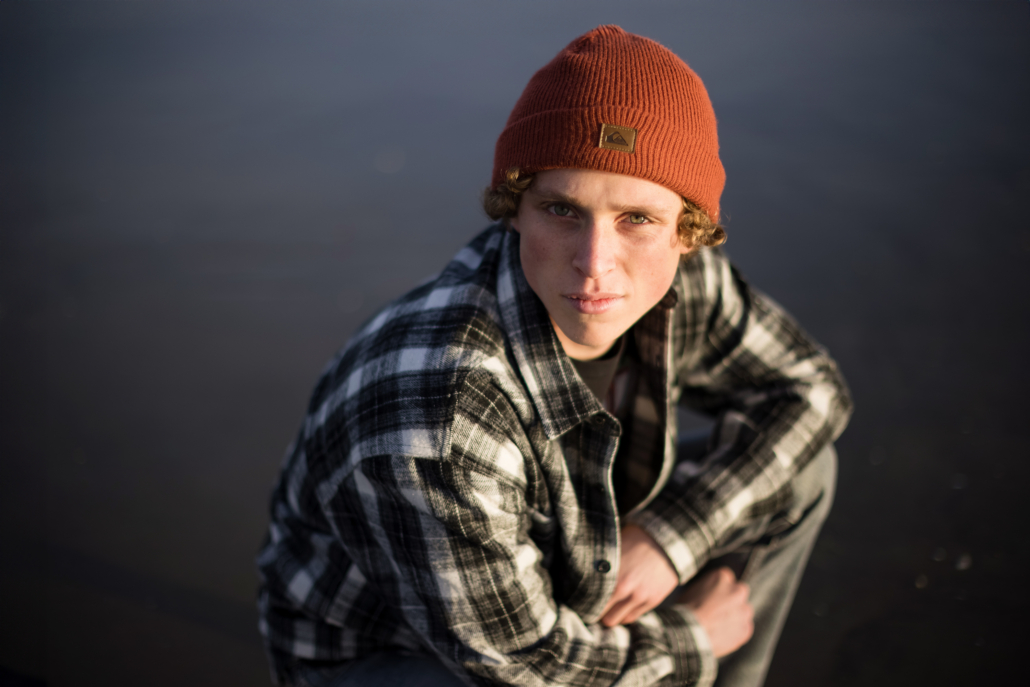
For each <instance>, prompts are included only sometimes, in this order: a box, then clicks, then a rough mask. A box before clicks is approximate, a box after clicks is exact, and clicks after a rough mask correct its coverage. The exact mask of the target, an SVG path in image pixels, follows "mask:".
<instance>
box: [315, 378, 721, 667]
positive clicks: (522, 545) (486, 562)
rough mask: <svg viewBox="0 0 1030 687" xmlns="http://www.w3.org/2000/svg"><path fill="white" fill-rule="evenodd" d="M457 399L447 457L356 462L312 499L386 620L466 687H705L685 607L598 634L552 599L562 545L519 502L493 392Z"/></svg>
mask: <svg viewBox="0 0 1030 687" xmlns="http://www.w3.org/2000/svg"><path fill="white" fill-rule="evenodd" d="M458 399H459V400H458V402H457V408H456V410H455V417H454V418H453V421H452V423H451V427H452V430H451V431H452V441H451V448H450V454H449V455H448V456H446V457H445V458H442V459H432V458H425V457H421V458H414V457H410V456H402V455H386V456H377V457H371V458H366V459H364V460H362V461H361V462H360V463H358V464H357V465H356V466H355V468H354V469H353V470H352V471H351V472H350V473H349V474H348V475H347V476H346V477H345V478H343V479H342V480H341V481H340V482H339V483H338V485H337V486H336V487H335V488H334V489H333V490H332V492H331V493H329V494H328V498H325V499H324V500H323V509H324V511H325V512H326V513H327V515H328V517H329V520H330V521H331V522H332V525H333V529H334V530H335V531H336V532H337V533H338V536H339V538H340V540H341V541H342V544H343V546H344V548H345V549H346V551H347V553H348V555H349V557H350V558H351V560H352V561H353V562H354V565H357V566H358V567H359V568H360V570H361V573H362V575H363V576H364V577H365V579H366V580H367V583H368V585H369V587H370V588H371V589H373V590H375V591H376V592H377V593H378V594H379V595H381V598H382V599H383V601H384V602H385V605H386V606H387V608H388V609H389V612H391V613H395V614H397V615H398V616H399V617H401V618H402V619H403V623H404V624H405V625H406V626H407V627H410V628H411V629H412V630H413V631H414V633H415V634H416V635H417V637H418V641H419V642H420V643H421V644H422V645H423V646H424V647H426V649H428V650H429V651H431V652H433V653H434V654H435V655H436V656H437V657H438V658H439V659H440V660H441V661H443V662H444V663H445V665H447V666H448V667H449V668H450V669H451V670H453V671H454V672H455V673H456V674H458V675H460V676H463V677H464V678H465V679H466V680H468V681H469V682H470V683H472V684H480V685H540V686H541V687H542V686H543V685H592V686H593V685H596V686H601V685H611V684H614V683H616V682H618V684H619V685H621V686H632V685H710V684H711V682H712V680H713V679H714V675H715V658H714V656H713V655H712V652H711V648H710V647H709V645H708V640H707V637H706V635H705V633H704V631H703V630H702V629H701V628H700V626H699V625H698V624H697V622H696V620H694V618H693V617H692V615H691V614H690V613H689V611H687V610H686V609H685V608H682V607H673V608H668V609H659V610H656V611H653V612H651V613H648V614H645V615H644V616H642V617H641V618H640V620H638V621H637V622H635V623H632V624H629V625H625V626H619V627H615V628H606V627H604V626H602V625H600V624H599V623H595V624H587V623H585V622H584V621H583V619H582V618H581V617H580V616H579V615H578V614H577V613H575V612H574V611H573V610H572V609H570V608H569V607H568V606H565V605H562V604H560V603H558V602H557V601H556V600H555V595H554V592H553V587H552V580H551V577H550V574H549V572H548V571H549V562H548V561H547V560H545V555H546V554H545V553H544V550H545V549H551V548H553V547H550V546H546V545H544V544H542V543H541V542H546V541H547V538H548V537H557V536H562V535H561V534H560V533H557V532H553V531H549V529H548V523H547V522H545V521H543V520H542V519H541V516H538V515H534V514H533V513H531V506H530V504H529V503H527V498H526V489H527V482H526V479H527V478H526V476H525V473H526V472H527V470H532V467H531V466H528V467H527V466H526V465H523V462H525V463H526V464H529V463H531V461H524V459H523V455H524V454H519V453H513V449H517V448H518V446H519V441H518V438H517V437H512V436H508V435H506V434H505V429H504V428H511V427H515V426H517V422H516V418H515V417H514V416H513V414H514V411H513V410H512V409H511V407H510V405H509V404H508V403H507V402H506V400H505V398H504V397H503V395H502V394H501V392H500V391H499V390H497V389H496V387H483V386H470V385H466V386H465V388H464V389H463V390H461V391H460V392H459V393H458ZM530 479H532V476H530ZM323 493H326V492H323ZM553 524H554V523H551V525H552V526H553ZM370 622H371V621H370Z"/></svg>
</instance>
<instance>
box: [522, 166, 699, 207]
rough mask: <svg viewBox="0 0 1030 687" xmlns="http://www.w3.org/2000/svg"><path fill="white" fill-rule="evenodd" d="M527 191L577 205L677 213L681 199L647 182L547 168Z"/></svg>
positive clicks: (637, 179)
mask: <svg viewBox="0 0 1030 687" xmlns="http://www.w3.org/2000/svg"><path fill="white" fill-rule="evenodd" d="M530 190H531V191H533V192H534V193H536V194H538V195H542V196H555V197H558V198H561V199H563V200H569V201H573V202H575V203H577V204H579V205H590V206H597V207H598V208H599V209H600V208H603V207H608V206H610V207H613V208H624V207H648V208H654V209H666V210H670V211H678V210H679V209H680V208H681V207H682V203H683V201H682V199H681V198H680V196H679V195H678V194H677V193H676V192H675V191H672V190H671V189H668V188H666V187H665V186H662V185H660V184H656V183H655V182H653V181H648V180H647V179H641V178H639V177H633V176H628V175H625V174H615V173H613V172H600V171H597V170H592V169H549V170H545V171H543V172H537V174H536V176H535V178H534V180H533V185H532V186H531V187H530Z"/></svg>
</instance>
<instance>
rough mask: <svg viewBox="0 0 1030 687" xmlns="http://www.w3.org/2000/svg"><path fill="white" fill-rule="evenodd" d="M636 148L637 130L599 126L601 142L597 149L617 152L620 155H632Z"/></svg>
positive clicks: (627, 127) (624, 127) (608, 125)
mask: <svg viewBox="0 0 1030 687" xmlns="http://www.w3.org/2000/svg"><path fill="white" fill-rule="evenodd" d="M636 146H637V130H636V129H634V128H632V127H629V126H619V125H618V124H604V123H602V124H601V141H600V142H599V143H598V144H597V147H598V148H607V149H608V150H618V151H619V152H621V153H632V152H633V151H634V149H636Z"/></svg>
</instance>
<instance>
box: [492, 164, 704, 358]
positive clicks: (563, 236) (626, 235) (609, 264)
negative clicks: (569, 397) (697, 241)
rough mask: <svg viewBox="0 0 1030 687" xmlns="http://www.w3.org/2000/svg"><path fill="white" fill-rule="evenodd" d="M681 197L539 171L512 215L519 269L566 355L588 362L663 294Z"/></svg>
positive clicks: (631, 182)
mask: <svg viewBox="0 0 1030 687" xmlns="http://www.w3.org/2000/svg"><path fill="white" fill-rule="evenodd" d="M682 209H683V200H682V199H681V198H680V196H679V195H677V194H676V193H675V192H674V191H671V190H669V189H667V188H665V187H664V186H660V185H659V184H656V183H654V182H651V181H646V180H644V179H639V178H637V177H630V176H625V175H622V174H612V173H610V172H596V171H592V170H584V169H552V170H547V171H544V172H539V173H538V174H537V175H536V177H535V179H534V181H533V184H532V186H530V187H529V189H528V190H527V191H526V192H525V194H524V195H523V198H522V201H521V203H520V204H519V211H518V214H517V215H516V216H515V218H513V219H512V220H511V225H512V228H514V229H515V230H516V231H517V232H518V233H519V235H520V237H521V259H522V269H523V271H524V272H525V273H526V280H527V281H528V282H529V285H530V286H531V287H532V288H533V291H534V292H535V293H536V295H537V296H539V297H540V300H541V301H543V303H544V306H545V307H546V308H547V312H548V314H550V316H551V322H552V323H553V324H554V330H555V332H556V333H557V335H558V339H559V341H561V344H562V347H563V348H564V349H565V352H566V353H567V354H568V355H569V356H570V357H572V358H576V359H579V360H590V359H592V358H597V357H599V356H601V355H604V353H605V352H606V351H607V350H608V349H609V348H611V345H612V344H613V343H614V342H615V341H616V340H617V339H618V338H619V337H620V336H622V335H623V334H624V333H625V332H626V330H628V329H629V328H630V327H631V326H633V323H635V322H636V321H637V320H639V319H640V318H641V316H643V315H644V313H646V312H647V311H648V310H650V309H651V308H653V307H654V306H655V304H657V303H658V301H660V300H661V299H662V297H664V296H665V294H666V293H667V292H668V290H669V287H670V286H671V285H672V280H673V278H674V277H675V274H676V269H677V267H678V266H679V262H680V256H682V255H683V254H685V253H687V252H689V251H690V246H688V245H685V244H683V243H682V242H680V240H679V234H678V232H677V228H676V225H677V222H678V221H679V217H680V213H681V212H682Z"/></svg>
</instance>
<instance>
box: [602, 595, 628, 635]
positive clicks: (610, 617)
mask: <svg viewBox="0 0 1030 687" xmlns="http://www.w3.org/2000/svg"><path fill="white" fill-rule="evenodd" d="M635 606H636V604H635V603H634V602H633V599H632V598H630V597H629V596H627V597H626V598H623V599H621V600H620V601H619V602H618V603H617V604H615V606H614V607H612V609H611V610H610V611H608V612H607V613H606V614H605V615H604V617H603V618H601V622H602V623H604V624H605V625H607V626H608V627H615V626H616V625H621V624H622V621H623V618H625V617H626V615H627V614H628V613H629V612H630V611H632V610H633V608H634V607H635Z"/></svg>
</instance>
